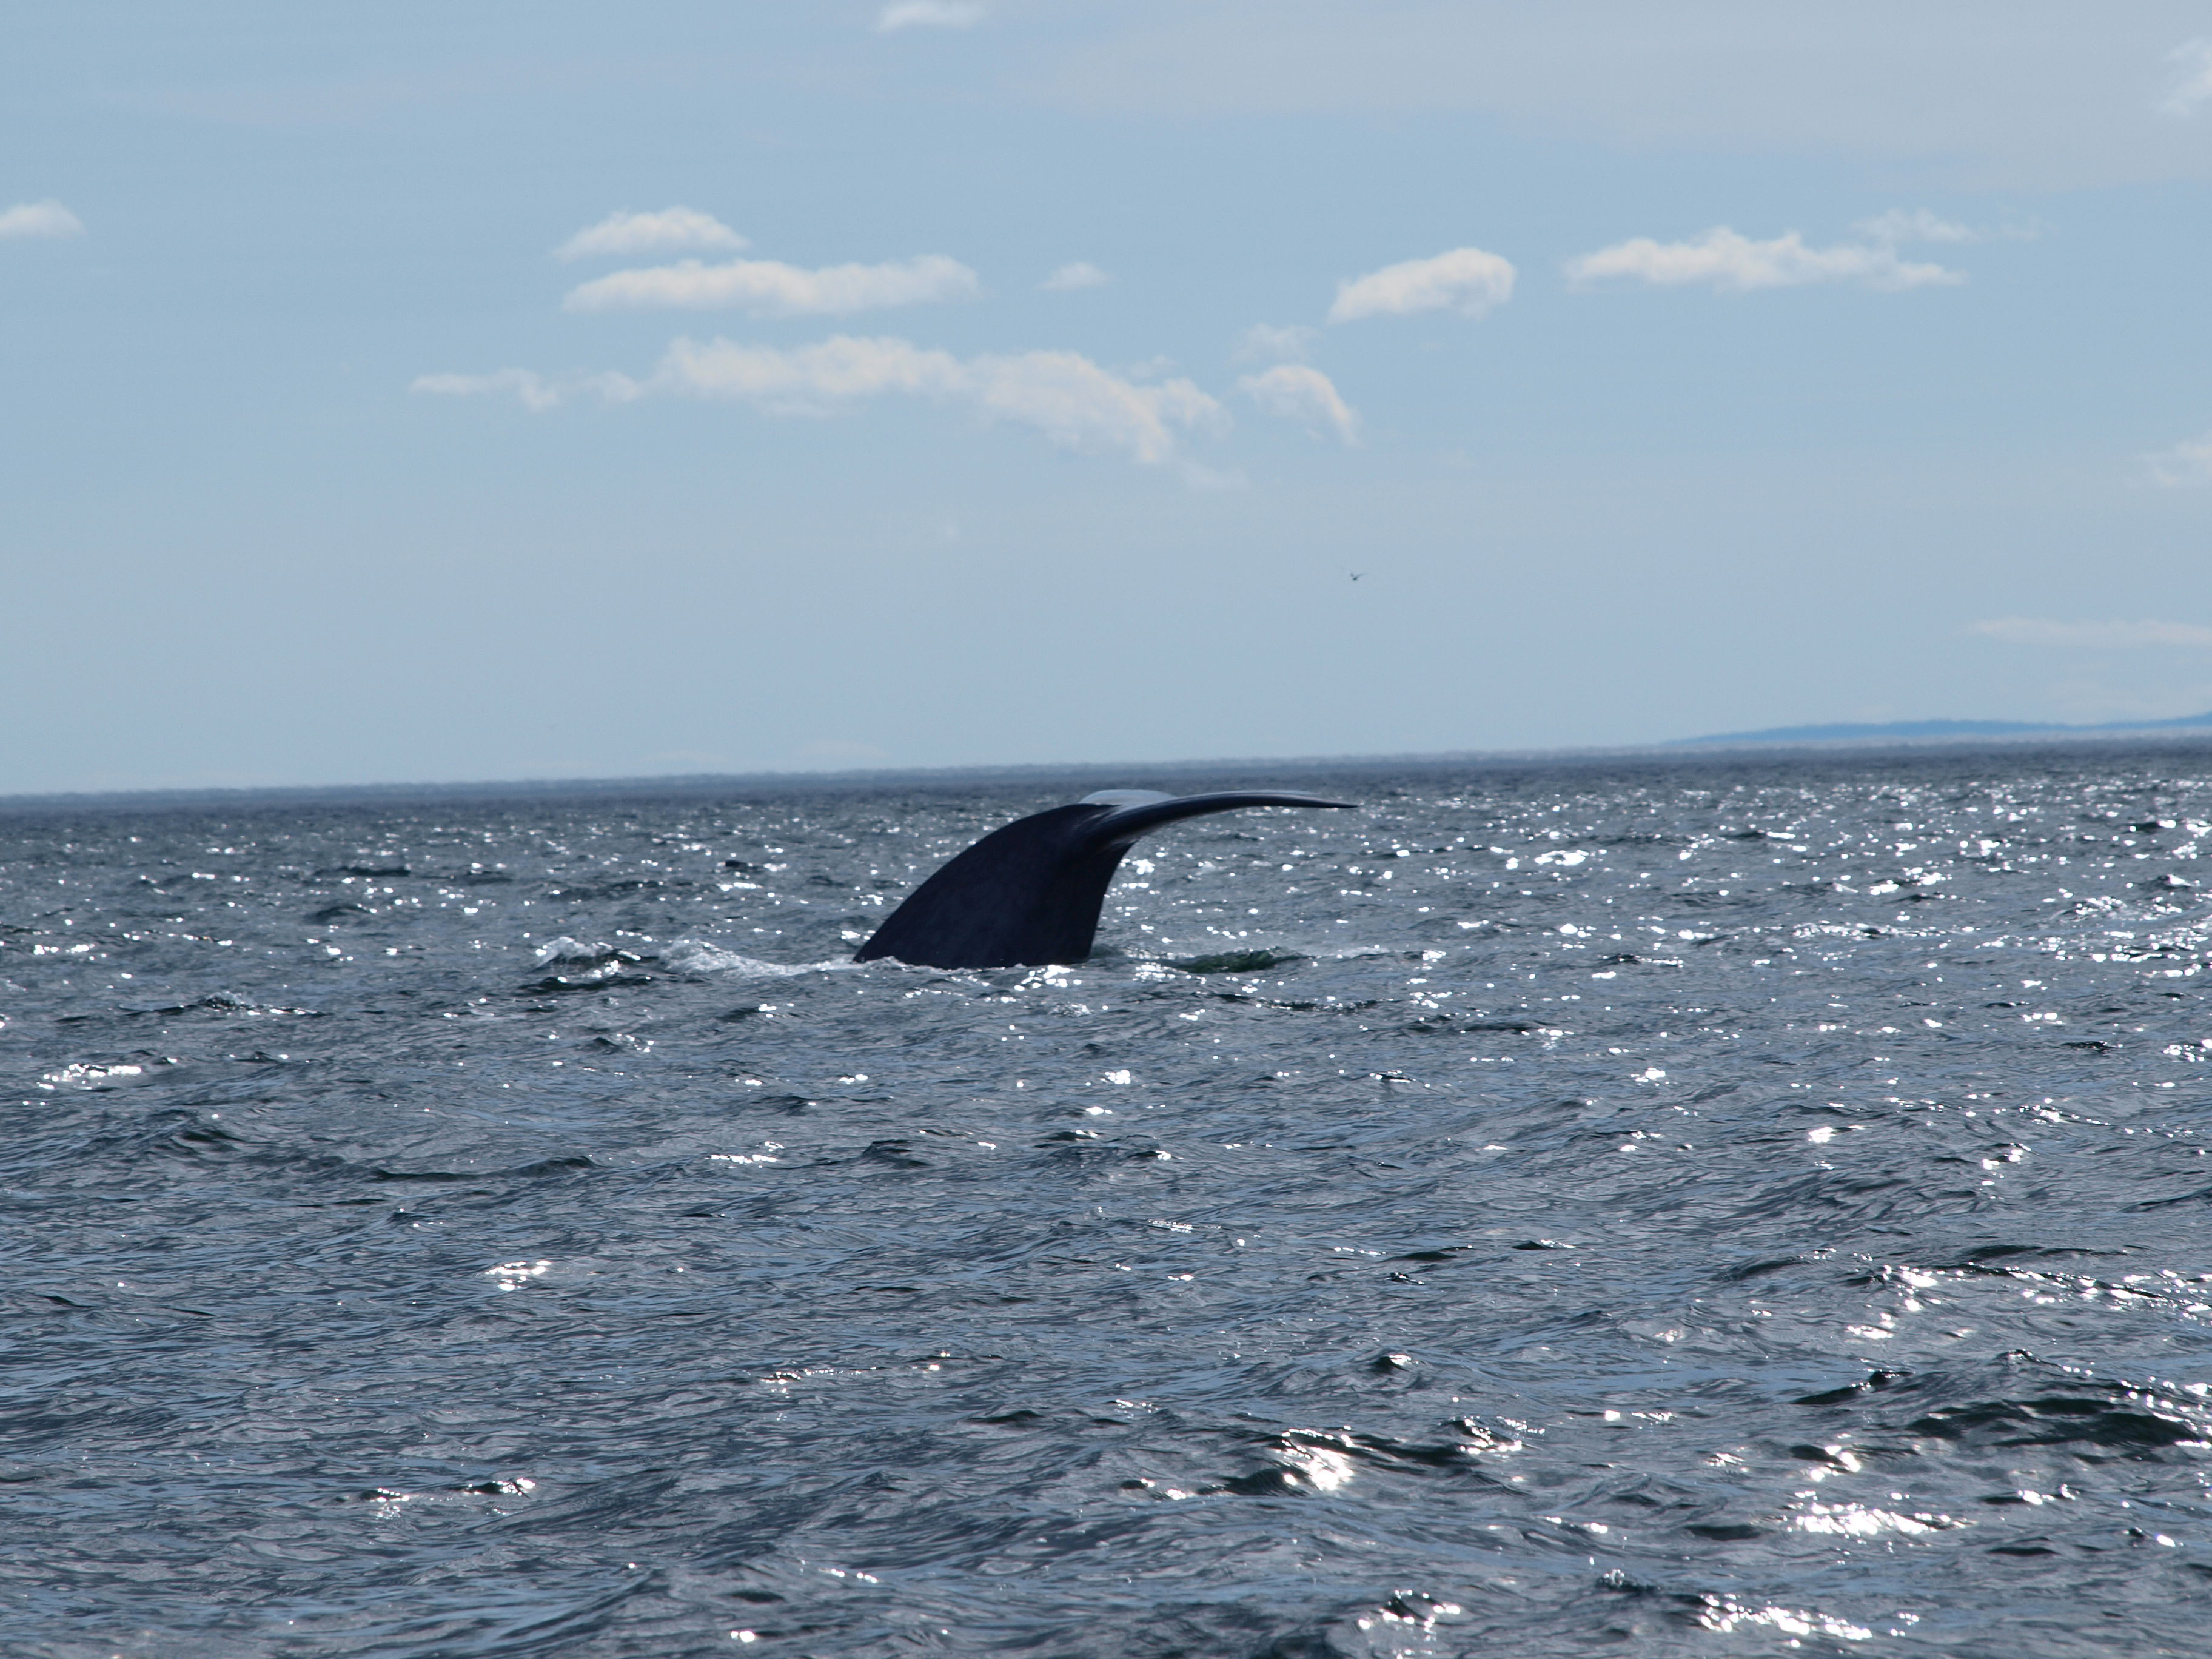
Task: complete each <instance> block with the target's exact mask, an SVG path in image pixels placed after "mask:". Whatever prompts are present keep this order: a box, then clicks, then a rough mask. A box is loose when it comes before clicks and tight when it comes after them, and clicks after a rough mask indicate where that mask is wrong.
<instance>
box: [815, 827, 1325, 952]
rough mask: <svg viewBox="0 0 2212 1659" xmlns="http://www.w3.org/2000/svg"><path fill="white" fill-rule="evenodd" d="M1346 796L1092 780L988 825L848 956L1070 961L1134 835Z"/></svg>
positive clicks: (1086, 944) (1094, 928)
mask: <svg viewBox="0 0 2212 1659" xmlns="http://www.w3.org/2000/svg"><path fill="white" fill-rule="evenodd" d="M1354 805H1357V803H1356V802H1352V801H1343V800H1324V799H1322V798H1321V797H1320V796H1318V795H1307V794H1301V793H1296V792H1294V791H1290V790H1276V789H1239V790H1226V791H1222V792H1220V793H1213V794H1205V795H1168V794H1163V793H1159V792H1158V791H1157V790H1150V789H1109V790H1102V791H1100V792H1099V793H1097V794H1094V795H1089V796H1086V797H1085V798H1084V799H1082V800H1079V801H1077V802H1075V803H1073V805H1067V806H1054V807H1050V808H1048V809H1047V810H1046V811H1042V812H1034V813H1031V814H1030V816H1029V817H1025V818H1017V819H1016V820H1015V821H1014V822H1013V823H1009V824H1007V825H1006V826H1005V827H1004V828H1003V829H994V830H993V831H992V832H991V833H990V834H989V835H987V836H984V837H983V839H982V840H981V841H979V842H976V843H975V845H974V846H973V847H970V848H969V849H968V850H967V851H966V852H964V853H962V854H960V855H959V856H958V857H957V858H955V859H954V860H952V861H951V863H949V864H947V865H945V867H944V868H943V869H941V870H939V872H937V873H936V874H935V875H933V876H932V877H930V878H929V879H928V880H927V881H925V882H924V883H922V884H921V886H919V887H917V888H915V890H914V892H913V893H912V894H911V895H910V896H908V899H907V901H906V902H905V903H903V904H902V905H900V906H899V908H897V909H896V910H894V911H892V912H891V914H890V916H889V918H887V919H886V920H885V921H884V925H883V926H882V927H878V929H877V930H876V932H875V934H874V936H873V937H872V938H871V939H869V940H868V942H867V943H866V944H865V945H862V946H861V947H860V950H859V951H856V952H854V961H856V962H872V961H874V960H876V959H877V958H878V957H895V958H896V959H897V960H898V961H900V962H906V963H914V964H915V965H916V966H918V967H928V968H1016V967H1042V966H1045V965H1047V964H1049V963H1075V962H1081V961H1082V960H1083V959H1084V958H1085V957H1087V956H1089V955H1090V954H1091V940H1092V939H1093V938H1094V937H1096V935H1097V932H1098V914H1099V911H1100V910H1101V908H1103V906H1104V904H1105V902H1106V889H1107V887H1108V886H1109V884H1111V883H1112V881H1113V879H1114V872H1115V869H1116V868H1118V867H1119V866H1120V865H1121V857H1122V854H1125V853H1127V851H1128V850H1129V848H1130V847H1131V846H1133V844H1134V843H1135V842H1136V840H1137V838H1138V837H1139V836H1143V835H1146V834H1147V833H1149V832H1150V831H1152V830H1154V829H1158V828H1160V827H1161V826H1162V825H1164V824H1169V823H1177V822H1179V821H1181V820H1182V819H1184V818H1194V817H1202V816H1204V815H1205V814H1206V813H1209V812H1229V811H1236V810H1237V808H1239V807H1244V806H1319V807H1334V808H1349V807H1352V806H1354Z"/></svg>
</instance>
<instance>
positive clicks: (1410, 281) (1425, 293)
mask: <svg viewBox="0 0 2212 1659" xmlns="http://www.w3.org/2000/svg"><path fill="white" fill-rule="evenodd" d="M1513 275H1514V273H1513V266H1512V264H1511V263H1510V261H1508V260H1505V259H1503V258H1499V257H1498V255H1497V254H1495V253H1486V252H1483V250H1482V249H1480V248H1479V247H1460V248H1454V249H1453V250H1452V251H1451V252H1449V253H1439V254H1437V256H1436V257H1435V258H1431V259H1407V260H1405V261H1403V262H1402V263H1401V264H1395V265H1385V266H1383V269H1382V270H1370V271H1369V272H1368V273H1367V275H1365V276H1354V277H1352V279H1351V280H1350V281H1348V282H1344V283H1338V284H1337V289H1336V303H1335V304H1334V305H1333V306H1331V307H1329V308H1328V319H1329V321H1331V322H1332V323H1348V322H1352V321H1353V320H1354V319H1358V318H1361V317H1408V316H1412V315H1413V314H1414V313H1417V312H1423V311H1456V312H1457V313H1460V315H1462V317H1480V316H1481V315H1482V314H1483V313H1485V312H1486V311H1488V310H1489V309H1491V307H1493V306H1502V305H1504V303H1505V302H1506V301H1508V300H1510V299H1511V298H1512V297H1513Z"/></svg>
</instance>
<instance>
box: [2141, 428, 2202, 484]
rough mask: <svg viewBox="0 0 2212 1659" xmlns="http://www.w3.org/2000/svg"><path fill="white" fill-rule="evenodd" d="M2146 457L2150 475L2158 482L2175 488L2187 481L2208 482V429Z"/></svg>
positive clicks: (2189, 482) (2187, 482) (2194, 482)
mask: <svg viewBox="0 0 2212 1659" xmlns="http://www.w3.org/2000/svg"><path fill="white" fill-rule="evenodd" d="M2149 459H2150V475H2151V477H2154V478H2155V479H2157V480H2158V481H2159V483H2162V484H2172V485H2173V486H2174V487H2175V488H2177V489H2179V488H2181V487H2183V486H2185V485H2188V484H2207V483H2212V432H2208V433H2206V434H2205V435H2203V437H2201V438H2185V439H2184V440H2182V441H2181V442H2179V443H2178V444H2176V445H2174V446H2173V447H2172V448H2171V449H2161V450H2160V451H2159V453H2157V454H2155V455H2153V456H2151V457H2150V458H2149Z"/></svg>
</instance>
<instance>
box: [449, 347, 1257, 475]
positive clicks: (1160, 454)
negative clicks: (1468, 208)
mask: <svg viewBox="0 0 2212 1659" xmlns="http://www.w3.org/2000/svg"><path fill="white" fill-rule="evenodd" d="M412 390H414V391H416V392H429V393H434V394H442V395H445V396H448V397H467V396H472V395H477V396H480V395H485V394H497V393H505V392H512V393H513V394H514V395H515V396H516V397H517V398H520V400H521V402H522V404H523V406H524V407H525V408H526V409H529V410H533V411H538V410H548V409H552V408H556V407H557V406H558V405H559V404H560V403H561V402H562V399H563V398H565V397H566V396H567V395H568V393H570V392H579V391H584V392H597V393H598V394H599V396H600V397H602V398H605V399H606V400H607V401H608V402H610V403H633V402H635V401H637V400H638V399H640V398H651V397H690V398H726V399H728V400H730V401H732V402H736V403H744V404H752V405H753V406H754V407H755V408H757V409H760V410H763V411H765V412H766V413H768V414H770V415H786V416H788V415H828V414H831V413H834V412H835V411H836V410H838V409H840V408H842V407H845V406H848V405H850V404H854V403H856V402H858V401H860V399H862V398H878V397H883V396H886V395H889V394H892V393H897V394H902V395H904V396H907V397H915V398H933V399H936V400H938V401H940V402H946V403H963V404H969V406H970V407H972V408H974V409H975V410H977V411H979V412H980V413H981V415H982V416H984V417H985V418H986V419H988V420H995V421H1011V422H1014V423H1016V424H1018V425H1021V426H1027V427H1031V428H1035V429H1036V430H1037V431H1039V432H1042V433H1043V434H1044V435H1045V436H1047V437H1048V438H1049V439H1051V440H1052V441H1054V443H1056V444H1059V445H1060V446H1061V447H1064V448H1067V449H1075V450H1083V451H1088V452H1091V453H1097V452H1102V451H1103V452H1114V451H1118V452H1120V453H1124V454H1127V455H1128V456H1129V457H1130V458H1131V459H1135V460H1139V461H1146V462H1160V461H1166V460H1170V459H1175V458H1176V432H1177V430H1190V429H1194V428H1220V427H1223V426H1225V425H1227V424H1228V416H1227V415H1226V414H1225V412H1224V410H1222V407H1221V405H1220V404H1218V403H1217V402H1215V401H1214V400H1213V399H1212V398H1210V397H1208V396H1207V395H1206V393H1205V392H1201V391H1200V390H1199V388H1198V387H1196V386H1194V385H1192V384H1191V383H1190V382H1189V381H1188V380H1167V381H1164V382H1161V383H1159V384H1158V385H1152V386H1139V385H1138V384H1137V383H1136V382H1134V381H1133V380H1127V379H1125V378H1124V377H1122V376H1121V375H1119V374H1114V373H1113V372H1112V371H1110V370H1109V369H1105V368H1100V367H1099V366H1098V365H1097V363H1094V362H1091V360H1090V359H1089V358H1088V357H1085V356H1079V355H1078V354H1077V353H1075V352H1073V351H1024V352H1019V353H1016V354H1012V355H1006V354H1000V353H985V354H983V355H981V356H975V357H967V358H962V357H956V356H953V355H952V354H951V352H949V351H939V350H933V349H925V348H922V347H920V346H916V345H915V344H913V343H910V342H908V341H906V340H901V339H896V338H890V337H884V338H872V339H870V338H860V337H854V336H852V335H845V334H840V335H835V336H832V337H830V338H829V339H827V340H823V341H820V342H818V343H815V344H812V345H805V346H798V347H793V348H791V349H784V348H781V347H778V346H763V345H750V344H744V343H738V342H736V341H732V340H720V339H718V340H712V341H708V342H705V343H702V342H699V341H696V340H691V339H678V340H674V341H671V343H669V347H668V350H667V352H666V353H665V355H664V356H662V358H661V360H660V362H659V365H658V366H657V367H656V368H654V369H653V373H652V374H649V375H647V376H646V377H645V378H644V379H642V380H638V379H635V378H633V377H632V376H629V375H627V374H594V375H589V376H585V377H582V378H580V379H578V380H572V381H568V382H566V383H562V382H556V381H553V380H548V379H547V378H546V377H544V376H543V375H540V374H536V373H533V372H532V371H531V370H529V369H524V368H503V369H501V370H500V371H499V372H498V373H496V374H425V375H422V377H421V378H419V379H418V380H416V381H415V383H414V386H413V387H412Z"/></svg>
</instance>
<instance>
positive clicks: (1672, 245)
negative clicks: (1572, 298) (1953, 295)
mask: <svg viewBox="0 0 2212 1659" xmlns="http://www.w3.org/2000/svg"><path fill="white" fill-rule="evenodd" d="M1610 276H1626V277H1634V278H1636V279H1638V280H1639V281H1642V282H1646V283H1652V284H1654V285H1655V286H1656V287H1660V288H1680V287H1682V286H1684V285H1686V284H1687V283H1711V284H1712V286H1713V287H1715V288H1717V289H1729V290H1733V291H1735V292H1738V293H1744V292H1748V291H1749V290H1751V289H1762V288H1802V287H1805V286H1807V285H1808V284H1811V283H1865V284H1866V285H1867V286H1868V287H1869V288H1878V289H1893V290H1894V289H1910V288H1926V287H1929V286H1932V285H1938V284H1942V285H1948V284H1953V283H1963V282H1965V281H1966V276H1964V274H1963V273H1961V272H1959V271H1955V270H1946V269H1945V268H1944V267H1943V266H1942V265H1930V264H1908V263H1907V262H1905V261H1904V260H1902V259H1899V258H1898V257H1897V249H1896V247H1895V246H1893V245H1892V244H1890V243H1887V242H1880V241H1876V242H1868V243H1849V242H1846V243H1839V244H1838V245H1837V246H1834V247H1807V246H1805V241H1804V238H1803V237H1802V236H1800V235H1799V234H1797V233H1796V231H1794V230H1792V231H1786V232H1784V234H1782V235H1779V236H1776V237H1773V238H1771V239H1770V240H1766V241H1763V242H1761V241H1754V240H1752V239H1751V238H1750V237H1748V236H1741V235H1738V234H1736V233H1735V231H1733V230H1730V229H1729V228H1728V227H1727V226H1726V225H1716V226H1715V227H1714V228H1712V229H1711V230H1709V231H1707V232H1705V234H1704V235H1702V236H1697V237H1692V239H1691V240H1688V241H1686V242H1657V241H1654V240H1652V239H1651V238H1650V237H1649V236H1638V237H1634V238H1632V239H1631V240H1628V241H1626V242H1615V243H1614V244H1613V246H1610V247H1603V248H1600V249H1599V250H1598V251H1597V252H1595V253H1584V254H1581V255H1579V256H1577V258H1572V259H1570V260H1568V261H1567V278H1568V280H1569V281H1570V282H1572V283H1575V284H1577V286H1581V285H1583V284H1586V283H1595V282H1602V281H1604V280H1605V279H1606V278H1607V277H1610Z"/></svg>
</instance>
